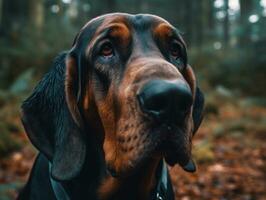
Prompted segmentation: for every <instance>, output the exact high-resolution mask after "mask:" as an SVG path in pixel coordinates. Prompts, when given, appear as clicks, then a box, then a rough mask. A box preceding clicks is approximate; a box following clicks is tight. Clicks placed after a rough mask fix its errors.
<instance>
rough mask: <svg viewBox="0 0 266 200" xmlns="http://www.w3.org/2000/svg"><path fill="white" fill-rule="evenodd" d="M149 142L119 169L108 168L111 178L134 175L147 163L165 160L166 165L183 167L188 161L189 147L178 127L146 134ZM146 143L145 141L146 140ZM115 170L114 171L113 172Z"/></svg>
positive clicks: (150, 131)
mask: <svg viewBox="0 0 266 200" xmlns="http://www.w3.org/2000/svg"><path fill="white" fill-rule="evenodd" d="M146 134H147V135H149V137H147V138H149V140H148V141H149V142H146V143H144V144H142V145H143V146H144V148H140V149H138V148H137V149H136V152H135V153H134V154H135V155H136V156H134V157H131V159H129V160H127V162H124V164H123V166H122V167H121V168H119V169H118V168H116V167H112V166H109V167H108V170H109V172H110V174H111V175H112V176H113V177H120V178H123V177H128V176H132V175H134V174H135V173H136V172H138V171H139V170H142V169H143V167H145V166H147V163H151V162H152V161H156V160H157V161H158V160H160V159H162V158H164V159H165V161H166V162H167V164H168V165H170V166H174V165H176V164H179V165H180V166H181V167H183V166H185V165H186V164H187V163H188V162H189V160H190V145H189V144H188V142H187V141H188V139H187V138H186V135H185V134H186V133H185V132H184V131H183V130H182V129H181V128H178V127H175V128H171V129H169V127H167V128H166V127H165V126H164V125H163V126H160V127H157V128H153V129H150V130H149V131H148V132H146ZM146 141H147V140H146ZM114 169H116V170H114Z"/></svg>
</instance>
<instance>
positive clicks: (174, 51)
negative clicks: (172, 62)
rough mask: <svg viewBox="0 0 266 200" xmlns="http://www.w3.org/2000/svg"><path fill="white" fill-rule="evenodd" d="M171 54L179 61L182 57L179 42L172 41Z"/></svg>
mask: <svg viewBox="0 0 266 200" xmlns="http://www.w3.org/2000/svg"><path fill="white" fill-rule="evenodd" d="M169 50H170V53H171V55H172V56H173V57H174V58H175V59H177V58H179V57H180V45H179V43H178V42H177V41H172V42H171V44H170V48H169Z"/></svg>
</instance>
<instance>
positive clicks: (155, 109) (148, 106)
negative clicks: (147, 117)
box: [138, 94, 168, 115]
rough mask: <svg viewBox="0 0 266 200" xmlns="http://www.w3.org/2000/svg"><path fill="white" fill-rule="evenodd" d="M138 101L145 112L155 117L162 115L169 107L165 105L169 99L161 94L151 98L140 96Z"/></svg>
mask: <svg viewBox="0 0 266 200" xmlns="http://www.w3.org/2000/svg"><path fill="white" fill-rule="evenodd" d="M138 100H139V102H140V105H141V108H142V109H143V111H144V112H148V113H151V114H155V115H159V114H162V113H163V112H164V111H165V110H166V107H167V106H168V105H167V104H166V103H165V102H166V100H167V97H165V95H161V94H155V95H150V96H147V95H138Z"/></svg>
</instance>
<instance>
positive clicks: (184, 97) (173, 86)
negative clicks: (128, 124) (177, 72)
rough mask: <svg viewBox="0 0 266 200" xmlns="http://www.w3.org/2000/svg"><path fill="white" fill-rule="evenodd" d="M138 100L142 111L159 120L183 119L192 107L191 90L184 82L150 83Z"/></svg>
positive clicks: (163, 81) (158, 81)
mask: <svg viewBox="0 0 266 200" xmlns="http://www.w3.org/2000/svg"><path fill="white" fill-rule="evenodd" d="M137 98H138V101H139V104H140V108H141V110H142V111H143V112H144V113H147V114H149V115H150V116H153V117H155V118H157V119H165V120H169V119H172V118H177V117H182V116H184V115H185V114H186V112H187V111H188V109H189V108H190V107H191V105H192V93H191V90H190V88H189V86H188V85H187V84H185V82H183V81H167V80H152V81H149V82H148V83H146V84H145V85H144V86H143V87H142V88H141V90H140V91H139V92H138V94H137Z"/></svg>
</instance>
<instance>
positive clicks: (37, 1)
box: [29, 0, 44, 33]
mask: <svg viewBox="0 0 266 200" xmlns="http://www.w3.org/2000/svg"><path fill="white" fill-rule="evenodd" d="M29 20H30V22H31V25H32V26H33V28H34V29H35V30H36V32H37V33H41V31H42V27H43V24H44V2H43V0H29Z"/></svg>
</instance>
